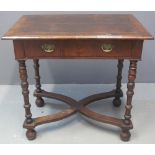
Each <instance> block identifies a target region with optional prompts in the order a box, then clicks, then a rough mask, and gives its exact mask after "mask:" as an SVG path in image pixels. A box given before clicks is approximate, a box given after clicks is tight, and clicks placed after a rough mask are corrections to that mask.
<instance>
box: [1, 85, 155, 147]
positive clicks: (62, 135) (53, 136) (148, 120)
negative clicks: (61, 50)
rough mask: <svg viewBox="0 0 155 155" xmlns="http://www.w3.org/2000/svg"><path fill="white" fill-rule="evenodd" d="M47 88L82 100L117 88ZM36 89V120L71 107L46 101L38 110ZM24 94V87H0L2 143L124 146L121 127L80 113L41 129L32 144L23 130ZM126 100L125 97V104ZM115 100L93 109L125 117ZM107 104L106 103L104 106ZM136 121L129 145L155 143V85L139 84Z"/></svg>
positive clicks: (135, 110) (76, 86)
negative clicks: (22, 92) (103, 122)
mask: <svg viewBox="0 0 155 155" xmlns="http://www.w3.org/2000/svg"><path fill="white" fill-rule="evenodd" d="M43 88H44V89H45V90H48V91H53V92H57V93H62V94H65V95H68V96H70V97H73V98H74V99H77V100H78V99H81V98H83V97H86V96H88V95H91V94H93V93H100V92H103V91H109V90H111V89H113V88H114V85H113V84H110V85H97V84H96V85H90V84H86V85H80V84H78V85H76V84H64V85H62V84H61V85H43ZM122 88H123V92H124V94H125V92H126V85H125V84H123V87H122ZM33 89H34V86H33V85H31V86H30V95H31V96H30V101H31V103H32V112H33V116H34V117H36V116H39V115H46V114H51V113H55V112H58V111H61V110H64V109H65V108H66V107H67V105H66V104H64V103H62V102H60V101H56V100H50V99H46V100H45V101H46V102H47V104H46V106H45V107H43V108H37V107H36V106H35V104H34V101H35V100H34V98H33V95H32V93H33ZM20 93H21V88H20V86H17V85H12V86H11V85H1V86H0V122H1V124H3V125H1V126H0V137H1V138H0V143H58V144H60V143H69V144H70V143H74V144H75V143H95V144H98V143H124V142H122V141H121V140H120V138H119V136H118V132H120V129H119V128H117V127H114V126H111V125H105V124H101V123H97V122H95V121H91V120H89V119H87V118H85V117H83V116H81V115H80V114H76V115H73V116H72V117H70V118H66V119H64V120H62V121H59V122H55V123H51V124H47V125H43V126H39V127H37V129H36V131H37V132H38V133H39V134H38V136H37V139H36V140H34V141H28V140H27V139H26V138H25V129H23V128H22V125H23V120H24V109H23V102H22V101H23V100H22V96H21V94H20ZM6 99H7V100H6ZM125 99H126V96H125V95H124V97H123V98H122V102H124V101H125ZM111 101H112V99H107V100H101V101H97V103H96V104H93V103H92V104H91V105H89V107H90V108H92V109H94V110H95V111H96V112H100V113H103V114H107V115H112V116H117V117H120V116H122V115H123V111H124V104H122V106H121V107H120V108H115V107H113V106H112V103H111ZM103 102H105V103H104V104H102V103H103ZM132 118H133V119H132V120H133V125H134V129H133V130H131V134H132V136H131V140H130V141H129V142H127V143H155V138H154V137H155V132H154V131H155V119H154V118H155V83H150V84H136V88H135V96H134V98H133V110H132ZM144 123H145V125H144Z"/></svg>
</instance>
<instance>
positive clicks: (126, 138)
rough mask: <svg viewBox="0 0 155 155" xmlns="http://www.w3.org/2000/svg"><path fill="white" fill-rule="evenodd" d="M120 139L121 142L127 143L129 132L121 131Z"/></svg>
mask: <svg viewBox="0 0 155 155" xmlns="http://www.w3.org/2000/svg"><path fill="white" fill-rule="evenodd" d="M120 137H121V140H123V141H125V142H127V141H129V139H130V137H131V134H130V132H129V131H122V132H121V134H120Z"/></svg>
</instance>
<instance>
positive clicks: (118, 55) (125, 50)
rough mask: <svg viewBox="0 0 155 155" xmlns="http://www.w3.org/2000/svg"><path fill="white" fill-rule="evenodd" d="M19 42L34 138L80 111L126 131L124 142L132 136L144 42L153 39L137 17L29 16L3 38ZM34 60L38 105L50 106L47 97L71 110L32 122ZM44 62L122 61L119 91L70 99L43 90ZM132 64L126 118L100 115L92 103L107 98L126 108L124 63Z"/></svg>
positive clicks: (27, 111) (18, 54) (26, 105)
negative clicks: (42, 128)
mask: <svg viewBox="0 0 155 155" xmlns="http://www.w3.org/2000/svg"><path fill="white" fill-rule="evenodd" d="M2 39H8V40H13V44H14V51H15V58H16V60H17V61H18V63H19V74H20V79H21V87H22V94H23V97H24V108H25V117H26V120H25V122H24V125H23V126H24V128H26V129H27V132H26V136H27V138H28V139H29V140H33V139H35V138H36V131H35V129H34V128H35V127H36V126H38V125H42V124H45V123H50V122H54V121H58V120H61V119H64V118H66V117H69V116H71V115H73V114H74V113H76V112H80V113H81V114H83V115H84V116H86V117H89V118H91V119H94V120H96V121H99V122H103V123H107V124H111V125H115V126H118V127H120V128H121V134H120V137H121V139H122V140H123V141H128V140H129V138H130V132H129V130H130V129H132V128H133V125H132V122H131V108H132V104H131V102H132V97H133V94H134V91H133V90H134V86H135V78H136V69H137V61H138V60H140V59H141V55H142V46H143V41H144V40H151V39H153V37H152V36H151V35H150V34H149V33H148V32H147V31H146V30H145V28H144V27H143V26H142V25H141V23H140V22H139V21H137V19H136V18H135V17H133V16H132V15H117V14H116V15H108V14H106V15H105V14H100V15H95V14H88V15H86V14H85V15H78V14H77V15H28V16H27V15H26V16H22V17H21V18H20V19H19V21H17V23H16V24H15V25H14V26H13V27H12V28H11V29H10V30H9V31H8V32H7V33H6V34H5V35H4V36H3V37H2ZM27 59H32V60H33V62H34V71H35V81H36V90H35V92H34V96H35V97H36V105H37V106H38V107H42V106H44V100H43V97H44V98H53V99H56V100H61V101H63V102H65V103H67V104H68V105H69V106H70V108H68V109H67V110H65V111H63V112H59V113H56V114H53V115H47V116H41V117H37V118H32V114H31V110H30V107H31V104H30V102H29V90H28V81H27V70H26V64H25V61H26V60H27ZM39 59H116V60H118V65H117V67H118V75H117V82H116V89H115V90H112V91H110V92H105V93H100V94H95V95H91V96H89V97H86V98H84V99H82V100H80V101H76V100H74V99H72V98H70V97H68V96H65V95H61V94H56V93H51V92H47V91H45V90H43V89H41V83H40V75H39ZM124 59H127V60H129V61H130V65H129V71H128V84H127V102H126V106H125V114H124V118H123V119H120V118H115V117H111V116H106V115H102V114H98V113H96V112H94V111H92V110H90V109H89V108H88V107H87V105H88V104H90V103H92V102H94V101H97V100H101V99H106V98H112V97H114V100H113V105H114V106H116V107H119V106H120V105H121V100H120V98H121V97H122V96H123V93H122V90H121V79H122V75H121V74H122V68H123V61H124Z"/></svg>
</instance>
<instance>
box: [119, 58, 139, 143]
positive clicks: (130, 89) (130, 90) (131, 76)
mask: <svg viewBox="0 0 155 155" xmlns="http://www.w3.org/2000/svg"><path fill="white" fill-rule="evenodd" d="M136 69H137V61H136V60H130V67H129V73H128V84H127V102H126V106H125V109H126V110H125V115H124V121H123V124H124V128H122V132H121V135H120V136H121V139H122V140H123V141H128V140H129V139H130V136H131V134H130V132H129V130H130V129H131V127H130V126H132V122H131V109H132V97H133V94H134V87H135V79H136Z"/></svg>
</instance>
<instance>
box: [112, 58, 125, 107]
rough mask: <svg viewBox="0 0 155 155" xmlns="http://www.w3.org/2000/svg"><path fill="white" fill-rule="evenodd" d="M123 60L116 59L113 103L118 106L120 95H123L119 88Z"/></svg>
mask: <svg viewBox="0 0 155 155" xmlns="http://www.w3.org/2000/svg"><path fill="white" fill-rule="evenodd" d="M123 62H124V60H118V65H117V67H118V75H117V83H116V92H115V99H114V100H113V105H114V106H116V107H119V106H120V105H121V100H120V97H122V96H123V92H122V90H121V80H122V69H123Z"/></svg>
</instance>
